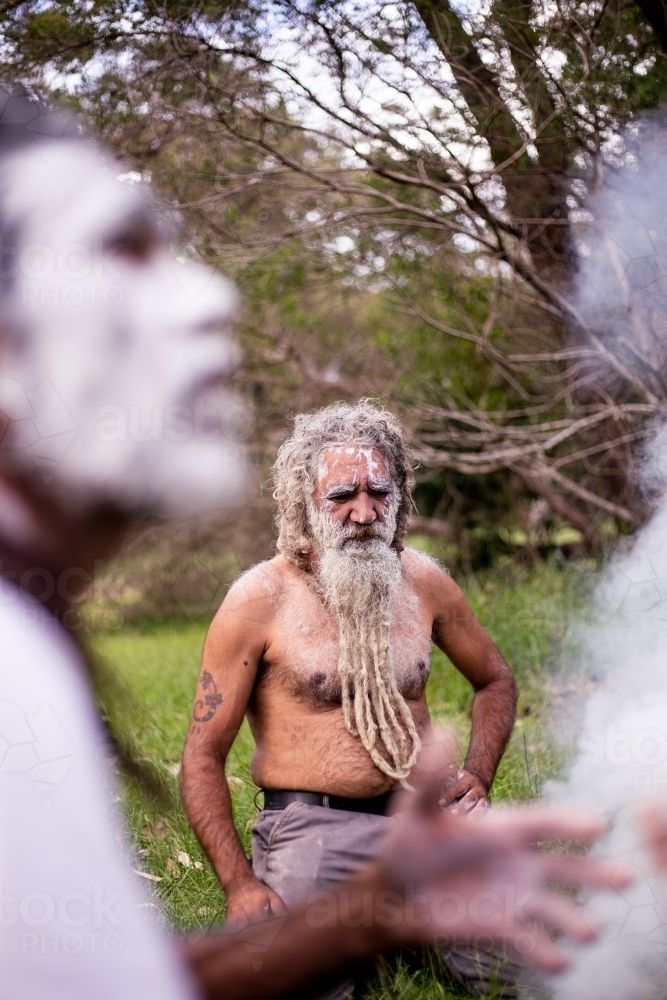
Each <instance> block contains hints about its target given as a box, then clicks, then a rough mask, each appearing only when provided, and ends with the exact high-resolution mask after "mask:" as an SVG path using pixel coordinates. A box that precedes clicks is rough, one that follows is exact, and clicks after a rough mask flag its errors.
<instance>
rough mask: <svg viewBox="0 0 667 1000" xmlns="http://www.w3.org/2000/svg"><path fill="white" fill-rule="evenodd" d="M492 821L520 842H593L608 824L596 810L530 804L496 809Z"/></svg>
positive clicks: (499, 828) (500, 829)
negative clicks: (518, 807) (595, 812)
mask: <svg viewBox="0 0 667 1000" xmlns="http://www.w3.org/2000/svg"><path fill="white" fill-rule="evenodd" d="M489 821H490V822H492V823H493V824H494V826H496V827H497V828H498V830H499V831H506V832H507V833H508V834H510V835H511V836H512V837H513V838H514V839H516V841H517V842H518V843H521V844H531V843H535V842H537V841H540V840H576V841H582V842H583V843H590V842H591V841H593V840H597V838H598V837H599V836H601V834H602V833H604V831H605V827H606V824H605V822H604V820H602V819H601V818H600V817H599V816H596V815H595V814H594V813H591V812H586V811H584V810H583V809H572V808H570V807H566V806H528V807H524V808H521V809H516V808H513V809H511V810H509V809H508V810H505V809H496V810H494V812H493V815H492V817H490V819H489Z"/></svg>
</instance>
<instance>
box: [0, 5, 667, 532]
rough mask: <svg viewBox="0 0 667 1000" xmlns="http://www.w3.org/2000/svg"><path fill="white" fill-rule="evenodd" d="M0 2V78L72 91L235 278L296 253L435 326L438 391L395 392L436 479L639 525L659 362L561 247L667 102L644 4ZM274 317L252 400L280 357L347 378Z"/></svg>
mask: <svg viewBox="0 0 667 1000" xmlns="http://www.w3.org/2000/svg"><path fill="white" fill-rule="evenodd" d="M4 6H5V10H4V29H3V30H4V53H5V55H4V72H5V74H6V75H7V74H10V75H13V76H15V77H16V76H17V75H18V76H19V77H20V78H21V79H23V80H25V81H27V82H30V83H32V84H33V85H38V86H42V87H44V86H46V84H47V82H48V83H49V86H50V88H51V89H53V80H54V79H55V80H56V81H57V82H58V81H60V85H61V89H64V88H63V87H62V85H63V82H65V83H67V85H68V88H69V93H70V95H71V96H72V98H73V99H74V101H75V103H76V104H77V105H78V106H79V107H80V108H81V109H83V111H84V112H85V113H86V114H87V115H88V116H89V117H91V118H93V119H94V120H95V122H96V124H97V126H98V127H101V128H102V130H103V132H104V134H105V135H106V137H107V139H108V140H109V141H110V142H111V143H112V144H114V145H115V147H116V148H117V149H118V150H119V151H120V152H122V153H123V154H124V155H125V156H126V157H127V158H129V159H130V161H131V162H132V163H133V164H135V165H136V167H137V169H138V170H139V171H146V170H150V171H151V173H152V175H153V178H154V180H155V181H156V182H157V183H158V185H159V186H160V187H161V188H162V190H163V191H164V192H165V193H166V194H168V195H169V197H170V198H171V200H172V201H175V202H177V203H178V204H179V206H180V207H181V209H182V212H183V214H184V217H185V220H186V233H187V234H190V235H191V236H192V241H191V243H190V245H191V246H192V247H193V252H197V253H203V254H205V255H208V256H209V258H210V259H213V260H215V261H216V262H217V263H219V264H220V265H221V266H224V267H225V268H226V269H227V270H230V269H231V270H236V272H237V273H239V272H242V273H247V272H248V271H249V270H250V271H253V269H255V270H254V273H257V269H258V268H259V270H260V271H261V269H262V262H266V261H268V260H270V261H272V262H278V261H279V262H280V264H279V266H281V267H285V266H287V268H288V269H289V268H290V267H292V266H293V265H294V264H295V263H296V266H297V267H298V261H299V260H301V262H302V263H304V262H307V265H306V266H307V270H308V273H309V275H313V274H314V275H315V279H314V280H315V282H316V283H317V280H318V279H317V267H319V268H320V273H321V274H328V273H329V272H330V271H332V273H333V272H335V273H336V274H337V275H338V277H337V280H339V281H341V282H342V281H349V282H351V283H352V285H353V286H354V287H355V288H357V289H359V288H366V289H368V288H369V287H374V288H375V289H381V291H382V295H383V296H385V297H387V296H391V297H393V300H394V302H395V309H396V311H397V312H399V311H402V312H401V313H400V314H401V315H402V316H403V319H404V323H405V326H406V328H408V329H410V330H413V331H419V330H420V329H423V328H427V329H428V330H429V331H430V338H431V341H432V352H433V351H440V353H441V359H442V360H444V362H445V363H451V364H452V367H453V374H454V377H453V378H452V379H450V380H449V383H448V381H447V379H446V378H440V379H439V380H436V379H434V378H429V377H428V373H426V372H424V371H422V372H420V373H419V377H418V378H413V379H407V380H406V379H402V380H400V384H399V385H398V386H396V387H395V388H396V389H397V390H398V391H397V394H398V396H399V402H400V403H401V405H402V406H403V409H404V414H405V416H406V419H407V420H408V422H409V424H410V426H411V429H412V433H413V439H414V443H415V446H416V451H417V455H418V457H419V458H420V460H421V462H422V463H423V466H424V468H425V469H426V470H427V473H428V474H430V475H431V476H438V475H440V474H441V473H442V472H443V471H446V470H449V471H450V472H453V473H456V474H458V475H459V476H462V477H464V479H465V481H466V482H468V481H477V480H478V478H479V477H480V476H487V475H490V474H496V475H501V476H502V477H504V481H505V482H507V483H509V482H514V483H518V484H520V486H521V488H522V489H524V490H526V491H528V492H529V493H530V494H532V495H533V496H535V497H539V498H541V500H542V501H544V502H545V504H546V505H548V509H549V510H550V512H551V516H555V517H561V518H565V519H566V520H567V521H568V522H569V523H570V524H571V525H573V526H575V527H576V528H578V529H579V530H580V531H581V532H582V533H583V534H584V535H585V537H586V538H587V540H588V544H589V545H590V546H591V547H593V548H595V547H596V546H598V545H599V544H600V542H601V540H602V532H603V527H604V526H605V524H607V525H608V523H609V520H610V519H611V521H612V522H613V523H615V524H617V525H619V526H621V527H628V526H633V525H636V524H638V523H640V522H641V520H642V519H643V518H644V517H645V514H646V498H645V497H644V496H643V495H642V494H641V493H640V492H639V491H638V490H637V489H636V488H635V486H634V483H635V478H636V477H635V475H634V468H635V465H636V462H637V454H638V452H637V446H638V444H639V443H640V442H641V441H642V440H643V439H644V438H645V437H646V436H647V435H649V434H650V433H652V427H653V422H654V421H655V419H656V418H657V417H658V416H659V414H661V412H662V410H663V408H664V404H665V390H664V388H663V386H662V368H661V364H662V363H660V364H658V367H659V368H660V371H659V372H658V373H657V374H656V373H655V372H653V374H652V373H651V372H652V369H654V368H655V367H656V359H655V358H654V357H648V356H647V355H646V353H645V351H643V349H642V347H641V345H638V344H637V343H630V342H629V341H628V339H627V338H620V339H619V338H617V337H608V336H607V331H606V330H599V329H597V328H594V326H593V325H592V324H591V322H590V321H589V318H586V316H585V315H584V313H582V310H581V309H580V308H579V302H580V298H581V289H580V287H579V284H578V282H579V276H580V270H579V266H578V259H579V256H578V255H579V253H580V250H581V245H582V243H584V242H585V241H586V240H588V239H590V238H591V215H590V206H591V203H592V202H594V200H595V198H596V197H597V196H599V193H600V191H602V190H603V189H604V188H605V185H607V183H608V180H609V178H612V179H613V177H614V176H616V175H617V174H618V172H619V170H621V169H622V168H623V166H624V164H625V163H626V161H627V159H628V155H629V154H630V153H631V152H632V150H631V146H632V143H631V141H629V140H628V138H627V133H626V132H624V129H625V128H626V126H627V124H628V122H634V121H636V120H637V116H638V115H639V114H640V113H641V112H643V111H646V110H647V109H652V108H655V107H657V106H658V104H659V102H660V101H661V99H662V98H663V97H664V95H665V93H667V60H666V59H665V56H664V54H663V50H662V43H663V42H664V39H665V37H666V35H667V31H666V30H665V25H664V12H662V8H659V7H658V6H656V5H654V4H653V3H652V0H641V2H638V3H635V2H631V0H613V2H611V0H595V2H593V3H591V4H588V5H586V6H583V5H580V4H576V3H574V2H573V0H559V2H558V3H556V4H545V3H542V2H540V0H532V2H531V0H525V2H524V0H495V2H494V3H492V4H491V5H489V7H488V8H479V9H478V11H476V12H475V11H473V10H470V11H469V12H468V13H466V14H464V13H463V12H462V11H461V10H460V9H459V8H458V7H455V6H452V5H451V4H450V3H448V2H447V0H415V3H413V4H410V3H400V4H392V5H387V4H384V3H382V2H380V0H364V2H355V0H350V2H346V3H340V2H322V0H266V2H264V3H257V4H254V3H252V2H251V3H241V2H236V3H199V4H192V3H178V2H177V3H167V4H159V5H158V4H156V3H149V2H132V3H130V2H127V3H122V2H115V3H105V2H102V0H97V2H95V3H93V4H88V3H86V4H83V3H74V4H71V3H67V4H65V3H49V4H43V3H39V4H38V3H18V4H17V3H9V4H5V5H4ZM661 18H662V20H661ZM101 67H103V71H101ZM54 73H58V74H60V76H56V77H54ZM196 239H199V240H200V241H201V242H200V243H199V245H196V243H195V240H196ZM288 261H289V263H287V262H288ZM327 269H329V270H327ZM264 273H265V274H266V270H265V271H264ZM255 287H259V286H255ZM628 287H629V288H630V293H631V294H634V293H632V289H631V287H630V286H628ZM630 293H629V294H630ZM452 300H454V301H452ZM626 307H627V302H626ZM262 309H263V310H265V309H266V302H264V303H263V305H262ZM589 313H590V310H589ZM280 326H281V324H280V323H278V324H273V327H272V328H271V329H270V331H269V332H268V335H267V336H266V337H265V340H264V343H263V345H262V347H261V350H259V352H258V354H257V355H255V358H256V359H257V360H258V361H259V362H260V363H259V364H257V365H256V366H255V373H256V374H257V378H258V382H257V385H260V383H262V377H261V375H260V374H258V372H259V369H260V368H261V367H262V366H265V367H266V366H267V365H269V368H270V364H269V362H270V360H271V357H272V356H273V357H274V359H275V358H276V357H280V354H281V351H282V357H283V359H285V358H287V359H288V361H289V363H290V365H291V366H292V367H291V369H290V370H291V371H292V375H291V376H290V377H291V379H292V381H291V385H292V388H294V386H296V385H297V384H299V385H301V386H303V385H304V384H307V385H310V386H314V385H316V386H318V391H324V392H325V394H326V393H327V392H329V393H331V392H335V393H336V394H337V395H340V394H341V391H345V390H346V389H350V390H356V389H357V388H358V387H359V386H358V380H356V381H355V378H354V377H350V376H349V371H350V365H349V362H348V361H347V360H345V353H346V352H345V345H344V344H341V343H339V344H338V345H337V347H336V351H337V357H338V360H340V357H342V358H343V361H342V363H340V364H338V363H337V366H336V365H334V366H332V364H330V363H329V362H327V361H326V357H325V356H326V354H327V351H326V350H324V351H323V350H322V345H319V346H318V347H317V349H316V350H315V352H314V354H315V356H316V359H315V362H314V361H313V356H312V354H311V353H310V352H308V351H303V350H300V349H299V344H298V343H297V340H298V338H297V340H295V339H294V338H290V337H289V336H288V337H287V338H286V337H285V336H284V330H280V329H279V328H280ZM281 338H282V343H281ZM260 339H261V338H260ZM355 346H356V345H355ZM276 352H277V353H276ZM318 352H319V354H320V355H322V357H321V359H320V358H317V355H318ZM347 353H348V355H349V354H353V353H354V352H350V351H348V352H347ZM427 353H428V352H427ZM374 356H377V355H374ZM320 361H321V363H320ZM651 366H652V367H651ZM334 368H335V369H336V372H337V374H336V378H332V377H331V373H332V371H333V370H334ZM352 368H354V364H353V365H352ZM274 370H275V369H274ZM357 371H359V369H357ZM304 373H306V377H305V378H304V377H303V376H304ZM281 378H282V376H281ZM287 381H288V384H290V382H289V379H288V380H287ZM347 383H349V384H347ZM262 384H263V383H262ZM283 398H284V397H283ZM302 398H303V397H302V396H301V397H299V402H300V400H301V399H302ZM295 402H297V400H295ZM299 402H297V405H299ZM542 509H543V510H546V508H545V507H543V508H542ZM543 516H544V515H543Z"/></svg>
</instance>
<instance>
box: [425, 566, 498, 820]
mask: <svg viewBox="0 0 667 1000" xmlns="http://www.w3.org/2000/svg"><path fill="white" fill-rule="evenodd" d="M426 577H427V579H425V580H423V581H422V582H423V583H425V584H426V587H427V594H428V599H429V600H430V601H431V602H432V604H433V641H434V642H435V643H436V645H437V646H439V647H440V649H442V651H443V652H444V653H446V654H447V656H448V657H449V659H450V660H451V662H452V663H453V664H454V666H455V667H456V668H457V670H460V672H461V673H462V674H463V676H464V677H465V678H466V679H467V680H468V681H470V683H471V685H472V687H473V688H474V691H475V695H474V698H473V703H472V720H471V721H472V730H471V735H470V746H469V748H468V753H467V755H466V759H465V763H464V765H463V768H462V769H458V771H455V772H453V773H452V776H451V778H450V780H449V782H447V785H448V787H447V788H446V790H445V792H444V794H443V798H442V800H441V801H442V805H451V806H452V812H461V813H465V812H469V811H470V810H472V809H474V808H475V806H476V805H478V804H479V805H480V806H481V805H482V804H483V803H484V804H486V803H487V802H488V793H489V789H490V788H491V784H492V782H493V778H494V776H495V773H496V769H497V767H498V764H499V763H500V759H501V757H502V755H503V752H504V750H505V747H506V746H507V742H508V740H509V738H510V736H511V734H512V728H513V726H514V720H515V717H516V701H517V689H516V683H515V681H514V677H513V675H512V671H511V670H510V668H509V667H508V665H507V664H506V663H505V661H504V660H503V658H502V656H501V655H500V653H499V652H498V650H497V649H496V647H495V646H494V644H493V642H492V641H491V639H490V638H489V636H488V635H487V633H486V632H485V631H484V629H483V628H482V626H481V625H480V623H479V622H478V621H477V619H476V618H475V615H474V614H473V611H472V608H471V607H470V605H469V604H468V602H467V600H466V598H465V597H464V595H463V592H462V591H461V588H460V587H459V586H458V585H457V584H456V583H455V582H454V580H452V578H451V577H450V576H449V575H448V574H447V573H445V572H444V571H443V570H441V569H440V568H439V567H435V566H432V568H431V567H429V571H428V572H427V574H426ZM457 800H458V801H457ZM454 803H456V804H455V805H454Z"/></svg>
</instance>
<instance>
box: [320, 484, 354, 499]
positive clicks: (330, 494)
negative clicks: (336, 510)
mask: <svg viewBox="0 0 667 1000" xmlns="http://www.w3.org/2000/svg"><path fill="white" fill-rule="evenodd" d="M356 488H357V484H356V483H339V484H338V486H332V487H331V489H330V490H327V492H326V493H325V494H324V497H325V499H326V500H333V499H334V498H335V497H337V496H343V495H344V494H346V493H354V491H355V490H356Z"/></svg>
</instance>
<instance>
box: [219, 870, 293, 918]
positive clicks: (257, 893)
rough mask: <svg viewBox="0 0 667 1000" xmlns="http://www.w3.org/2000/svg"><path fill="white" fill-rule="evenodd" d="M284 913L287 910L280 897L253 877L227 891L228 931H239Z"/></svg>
mask: <svg viewBox="0 0 667 1000" xmlns="http://www.w3.org/2000/svg"><path fill="white" fill-rule="evenodd" d="M284 913H287V909H286V908H285V904H284V903H283V901H282V899H281V898H280V896H279V895H278V894H277V893H275V892H274V891H273V889H269V887H268V886H267V885H264V883H263V882H260V881H259V879H257V878H255V877H254V875H250V876H249V877H248V878H247V879H244V881H242V882H240V883H239V882H237V883H236V884H235V885H234V886H233V887H231V886H230V887H229V888H228V890H227V914H226V925H227V927H228V928H229V929H230V930H233V931H240V930H241V929H242V928H243V927H247V925H248V924H257V923H259V922H260V921H261V920H268V919H269V918H270V917H279V916H282V915H283V914H284Z"/></svg>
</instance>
